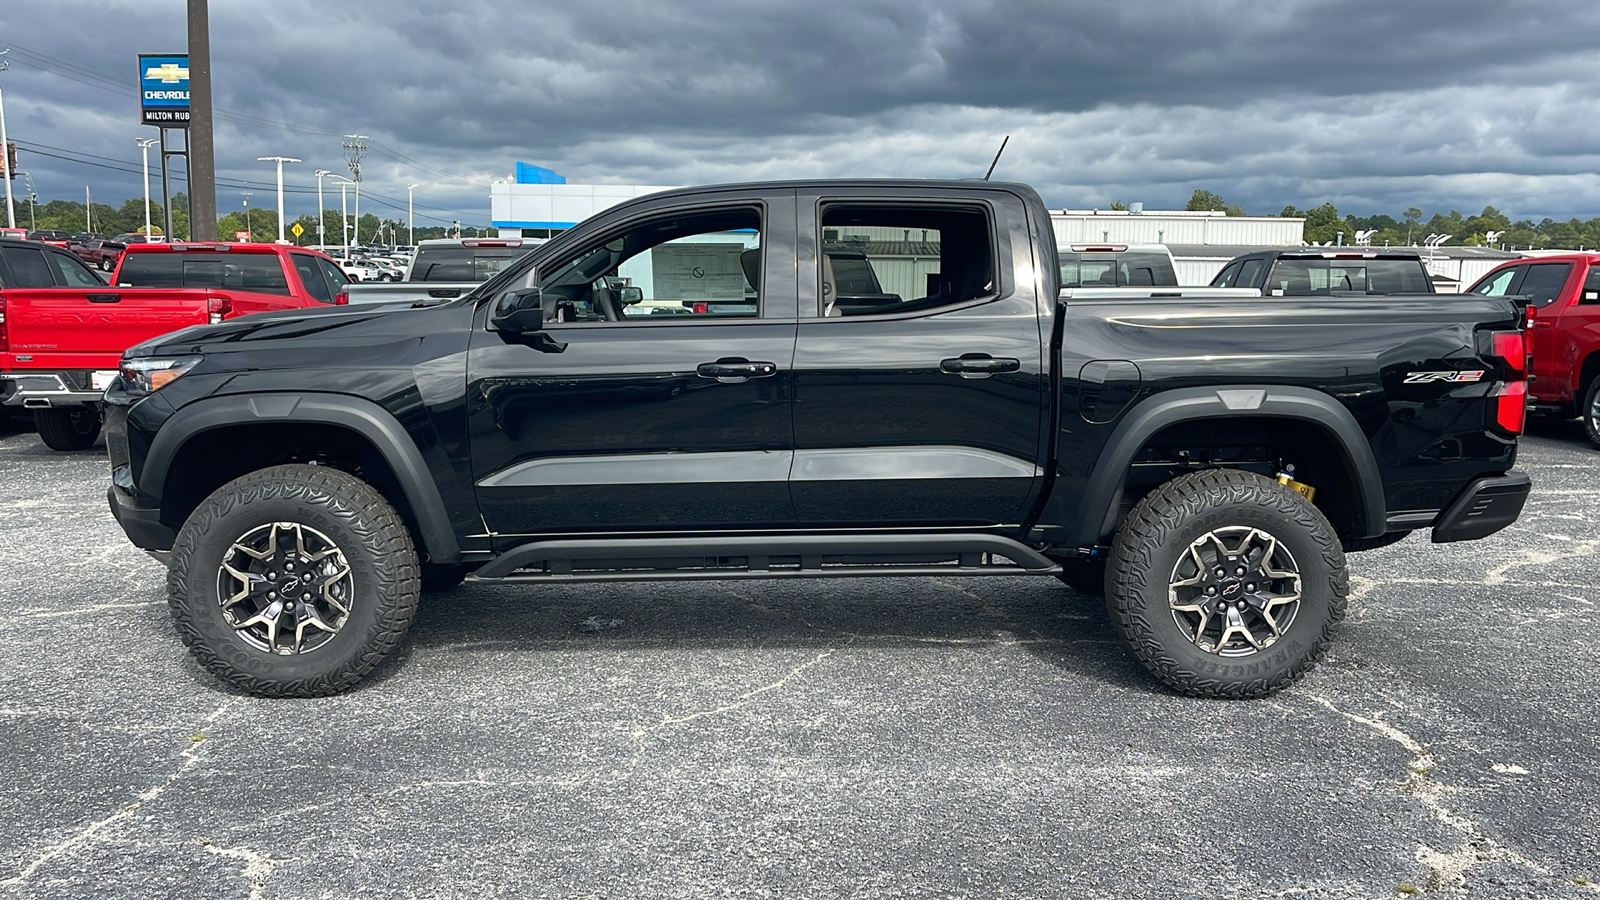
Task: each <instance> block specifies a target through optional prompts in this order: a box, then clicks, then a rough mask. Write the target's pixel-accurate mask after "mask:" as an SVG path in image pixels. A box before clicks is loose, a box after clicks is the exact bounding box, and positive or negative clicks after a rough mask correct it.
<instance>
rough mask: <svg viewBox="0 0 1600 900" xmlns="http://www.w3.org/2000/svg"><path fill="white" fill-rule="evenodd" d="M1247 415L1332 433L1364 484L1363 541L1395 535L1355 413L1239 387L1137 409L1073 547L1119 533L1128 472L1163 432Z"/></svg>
mask: <svg viewBox="0 0 1600 900" xmlns="http://www.w3.org/2000/svg"><path fill="white" fill-rule="evenodd" d="M1242 416H1249V417H1254V418H1261V417H1267V418H1282V419H1296V420H1299V421H1302V422H1307V423H1310V424H1312V425H1315V426H1317V427H1319V428H1321V429H1323V430H1324V431H1326V432H1328V434H1329V435H1330V436H1331V438H1332V439H1333V441H1334V442H1335V444H1336V445H1337V446H1338V448H1339V450H1340V453H1341V454H1342V455H1343V457H1344V460H1345V464H1346V465H1348V466H1349V467H1350V470H1351V472H1352V473H1353V474H1354V476H1355V479H1356V490H1357V493H1358V495H1359V498H1360V502H1361V513H1362V516H1361V517H1362V521H1363V522H1364V523H1365V527H1364V529H1363V533H1362V534H1360V535H1357V536H1358V537H1377V536H1378V535H1380V534H1383V533H1384V532H1385V531H1386V530H1387V525H1386V522H1385V518H1386V515H1387V509H1386V504H1385V501H1384V496H1383V475H1382V472H1381V470H1380V469H1379V468H1378V461H1377V459H1376V458H1375V457H1374V456H1373V455H1372V445H1371V444H1370V443H1369V442H1368V440H1367V436H1366V433H1365V432H1363V431H1362V430H1361V426H1360V425H1359V424H1358V423H1357V422H1356V418H1355V416H1354V415H1352V414H1351V413H1350V410H1349V409H1347V408H1345V406H1344V405H1343V404H1341V403H1339V401H1337V400H1335V399H1334V398H1332V397H1330V396H1328V395H1327V394H1324V393H1322V392H1320V391H1315V390H1312V389H1310V388H1301V387H1292V386H1286V385H1271V384H1238V385H1225V386H1219V387H1198V388H1179V389H1176V390H1170V391H1162V392H1161V393H1159V394H1156V395H1155V396H1153V397H1151V398H1149V399H1147V400H1145V401H1144V402H1142V403H1140V404H1138V405H1137V406H1135V407H1133V408H1132V409H1131V410H1129V411H1128V413H1127V414H1126V415H1125V416H1124V417H1123V419H1122V422H1121V423H1120V424H1119V425H1118V426H1117V428H1116V430H1115V431H1113V432H1112V433H1111V438H1110V439H1109V440H1108V441H1107V442H1106V445H1105V448H1104V449H1103V450H1102V451H1101V453H1100V458H1099V459H1098V460H1097V461H1096V462H1095V465H1094V469H1093V471H1092V472H1091V473H1090V476H1089V481H1088V485H1087V487H1086V488H1085V490H1084V494H1083V506H1082V511H1083V515H1082V516H1080V517H1079V518H1078V521H1077V523H1076V525H1075V529H1074V530H1073V531H1072V532H1070V533H1069V535H1068V537H1067V539H1066V541H1065V542H1066V543H1068V544H1070V545H1073V546H1079V547H1091V546H1094V545H1095V544H1098V543H1100V542H1101V539H1102V538H1103V537H1104V535H1105V533H1106V531H1107V529H1108V527H1110V528H1114V527H1115V522H1114V521H1113V517H1114V514H1115V513H1116V504H1118V503H1119V502H1120V497H1121V494H1122V488H1123V480H1124V476H1125V474H1126V473H1127V471H1128V466H1129V465H1130V464H1131V463H1132V462H1133V458H1134V456H1135V454H1137V453H1138V452H1139V448H1141V447H1143V446H1144V445H1145V443H1146V442H1147V441H1149V440H1150V438H1152V437H1154V436H1155V435H1156V433H1158V432H1160V431H1161V430H1162V429H1164V428H1167V427H1168V426H1171V425H1176V424H1178V423H1180V422H1190V421H1198V420H1201V419H1226V418H1236V417H1242ZM1108 523H1109V524H1108Z"/></svg>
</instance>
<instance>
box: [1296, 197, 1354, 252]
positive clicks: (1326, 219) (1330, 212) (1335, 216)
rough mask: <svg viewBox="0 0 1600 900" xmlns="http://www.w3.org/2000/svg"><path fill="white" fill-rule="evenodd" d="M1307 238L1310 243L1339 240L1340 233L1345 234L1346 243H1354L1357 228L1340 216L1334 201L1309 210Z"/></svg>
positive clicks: (1307, 213)
mask: <svg viewBox="0 0 1600 900" xmlns="http://www.w3.org/2000/svg"><path fill="white" fill-rule="evenodd" d="M1305 220H1306V225H1305V239H1306V241H1307V242H1309V243H1313V244H1323V243H1327V242H1328V241H1335V242H1337V241H1338V240H1339V235H1341V234H1342V235H1344V243H1346V244H1349V243H1352V239H1353V238H1354V237H1355V229H1354V228H1352V227H1350V223H1349V222H1346V221H1345V220H1344V219H1341V218H1339V210H1338V209H1337V208H1335V207H1334V205H1333V204H1332V203H1324V204H1322V205H1321V206H1319V207H1317V208H1315V209H1311V210H1307V211H1306V214H1305Z"/></svg>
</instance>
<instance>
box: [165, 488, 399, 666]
mask: <svg viewBox="0 0 1600 900" xmlns="http://www.w3.org/2000/svg"><path fill="white" fill-rule="evenodd" d="M272 523H292V524H295V525H299V526H303V527H304V528H306V529H315V531H316V532H319V533H320V534H322V535H326V536H327V538H329V539H330V541H331V543H332V544H334V545H335V546H336V547H337V548H338V549H339V551H340V552H341V553H342V554H343V557H344V559H345V561H346V562H347V563H348V565H349V568H350V575H351V577H352V579H353V581H352V590H351V593H350V595H349V600H350V607H349V613H348V617H347V618H346V619H345V620H344V622H343V625H342V627H340V628H339V629H338V631H337V632H336V633H335V634H334V635H333V637H332V638H330V639H327V643H326V644H324V645H322V646H320V647H317V648H315V649H314V650H312V651H310V652H307V653H296V654H294V655H278V654H274V653H271V652H268V651H267V650H265V649H262V648H259V647H256V646H253V645H251V644H250V643H248V642H247V641H246V640H245V639H244V638H243V637H241V633H240V631H238V630H236V629H235V628H234V627H233V626H231V625H230V624H229V623H228V621H227V619H226V618H225V616H224V613H223V610H222V605H221V604H222V596H221V593H222V592H221V590H220V589H219V585H218V581H219V567H220V566H221V564H222V561H223V560H224V558H225V556H226V555H227V554H228V553H230V552H231V548H232V547H233V546H234V542H235V541H236V540H238V539H240V536H241V535H245V534H248V533H250V532H251V531H252V529H258V528H260V527H262V526H264V525H270V524H272ZM419 580H420V579H419V566H418V563H417V553H416V549H415V548H414V546H413V545H412V541H411V535H410V533H409V532H408V531H407V530H406V527H405V524H404V522H403V521H402V520H401V518H400V515H399V514H398V513H397V512H395V509H394V507H393V506H391V505H390V504H389V502H388V501H387V500H385V499H384V497H383V495H382V494H379V493H378V492H377V491H376V490H374V489H373V488H372V487H371V486H370V485H368V484H367V483H366V482H364V481H361V480H360V479H358V478H356V477H355V476H353V475H350V474H348V473H345V472H342V471H339V470H338V469H333V468H329V467H327V466H308V465H282V466H273V467H271V468H267V469H261V470H259V471H256V472H252V473H250V474H248V475H245V476H242V477H240V478H236V479H234V480H233V481H230V482H228V483H227V484H225V485H223V486H222V487H220V488H218V489H217V490H216V492H214V493H213V494H212V495H211V496H209V497H207V498H206V499H205V501H204V502H202V503H201V504H200V506H199V507H197V508H196V509H195V511H194V513H193V514H191V515H190V516H189V520H188V521H187V522H185V523H184V524H183V528H182V529H181V530H180V531H179V532H178V539H177V542H176V543H175V544H174V545H173V548H172V559H171V564H170V566H169V568H168V571H167V591H168V606H169V607H170V610H171V612H172V619H173V622H174V623H175V624H176V626H177V629H178V634H179V636H180V637H181V638H182V639H183V642H184V644H186V645H187V646H188V647H189V650H190V651H191V652H192V653H193V654H194V655H195V658H196V659H198V660H199V661H200V663H201V665H203V666H205V668H206V669H208V670H210V671H211V672H212V673H213V674H214V675H216V676H217V677H218V678H221V679H222V680H223V681H226V682H228V683H229V684H231V685H233V686H234V687H236V688H238V689H240V690H243V691H246V692H248V693H251V694H257V695H260V696H263V697H321V696H326V695H328V694H335V693H338V692H340V691H343V690H345V689H346V688H349V687H350V686H351V685H354V684H355V683H356V682H358V681H360V680H361V679H362V678H363V677H364V676H366V675H367V674H368V673H369V672H371V671H372V670H373V669H374V668H376V667H377V666H378V664H379V663H381V662H382V661H383V659H384V657H386V656H387V655H388V654H389V653H390V651H392V650H394V648H395V647H396V646H398V645H399V643H400V641H401V639H402V638H403V637H404V636H405V633H406V629H407V628H409V627H410V626H411V620H412V619H413V617H415V615H416V611H417V598H418V594H419V587H420V585H419Z"/></svg>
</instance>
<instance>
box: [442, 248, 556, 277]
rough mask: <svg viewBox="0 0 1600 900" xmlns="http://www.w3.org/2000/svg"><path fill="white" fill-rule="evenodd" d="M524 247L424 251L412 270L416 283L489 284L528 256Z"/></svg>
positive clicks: (527, 251) (529, 249) (531, 249)
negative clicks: (493, 278)
mask: <svg viewBox="0 0 1600 900" xmlns="http://www.w3.org/2000/svg"><path fill="white" fill-rule="evenodd" d="M535 246H537V245H534V244H528V245H524V246H522V247H423V248H422V249H421V250H419V251H417V259H416V262H415V263H413V264H412V267H411V280H412V281H455V282H465V281H488V280H489V279H490V278H492V277H493V276H495V275H498V274H500V271H501V270H502V269H504V268H506V267H507V266H509V265H511V264H512V263H513V262H516V261H517V260H518V259H520V258H521V257H522V256H523V255H524V254H527V253H530V252H532V251H533V248H534V247H535Z"/></svg>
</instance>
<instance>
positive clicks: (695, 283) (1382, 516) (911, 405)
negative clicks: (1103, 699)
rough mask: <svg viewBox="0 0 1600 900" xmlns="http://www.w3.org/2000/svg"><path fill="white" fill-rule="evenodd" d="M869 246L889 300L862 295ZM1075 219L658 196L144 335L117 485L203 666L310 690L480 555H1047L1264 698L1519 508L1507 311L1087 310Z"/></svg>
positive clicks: (498, 578)
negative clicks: (1415, 567) (1398, 569)
mask: <svg viewBox="0 0 1600 900" xmlns="http://www.w3.org/2000/svg"><path fill="white" fill-rule="evenodd" d="M840 229H843V230H845V231H848V232H850V233H859V234H863V235H865V236H866V237H867V240H865V241H864V242H863V243H861V244H860V245H859V248H860V249H861V251H862V252H863V253H864V254H866V256H867V258H868V259H869V261H870V265H871V266H872V268H873V270H874V272H875V277H876V279H877V281H878V282H879V285H878V287H879V291H878V293H877V294H876V295H875V301H874V302H873V303H871V304H849V303H844V302H836V300H837V298H838V297H839V296H840V294H841V291H840V290H839V287H838V285H836V284H835V280H836V277H837V276H836V274H835V272H834V266H833V264H832V262H831V261H830V258H829V256H828V254H827V252H826V250H825V245H824V238H823V235H824V232H825V231H834V232H837V231H838V230H840ZM1054 243H1055V242H1054V239H1053V234H1052V232H1051V226H1050V217H1049V213H1048V212H1047V211H1046V209H1045V207H1044V205H1043V204H1042V202H1041V201H1040V199H1039V197H1038V195H1037V194H1035V193H1034V192H1033V191H1032V190H1031V189H1030V188H1027V187H1025V186H1021V185H1013V184H997V183H982V182H889V181H829V182H786V183H768V184H750V185H732V186H724V187H707V188H699V189H690V190H679V191H671V192H665V193H660V194H655V195H652V196H650V197H646V198H641V199H639V200H635V201H632V202H629V203H625V204H623V205H620V206H617V207H614V208H612V209H610V210H608V211H606V212H604V213H601V214H599V215H597V216H595V217H594V218H592V219H590V220H588V221H586V222H583V223H581V224H579V225H578V226H577V227H575V228H573V229H571V230H570V231H568V232H566V233H564V234H562V235H561V236H559V237H557V238H556V239H554V240H552V241H551V242H550V243H548V244H546V245H544V246H541V247H539V248H538V249H537V250H535V251H533V252H532V253H530V254H528V255H527V256H526V257H524V258H523V259H521V260H520V261H519V262H518V263H516V264H515V265H514V266H512V267H509V268H508V269H507V270H506V271H505V272H503V273H501V274H500V275H498V276H496V277H495V278H493V279H491V280H490V281H488V282H486V283H485V284H484V285H483V286H482V287H481V288H479V289H478V290H476V291H475V292H473V293H472V294H470V295H468V296H466V297H463V298H461V299H459V300H456V301H452V302H449V303H446V304H443V305H438V306H432V307H424V308H394V307H389V308H366V309H362V308H339V309H327V310H316V311H310V312H304V313H299V312H297V313H293V314H282V313H268V314H262V315H255V316H249V317H246V318H243V319H239V320H236V321H230V322H224V323H222V324H220V325H212V326H199V327H194V328H190V329H186V330H184V331H180V332H176V333H173V334H170V335H167V336H164V337H162V338H158V339H155V340H152V341H148V342H146V343H144V344H142V345H140V346H138V347H135V348H134V349H132V350H130V351H128V353H127V355H126V357H125V358H124V359H123V361H122V365H121V372H120V375H119V376H118V378H117V379H116V380H115V381H114V382H113V383H112V386H111V387H110V389H109V390H108V392H107V395H106V400H107V403H108V404H109V414H108V416H107V424H106V432H107V443H108V446H109V452H110V457H111V487H110V489H109V499H110V503H111V508H112V511H113V513H114V514H115V515H116V517H117V519H118V521H119V522H120V523H121V525H122V527H123V529H124V530H125V531H126V532H127V534H128V536H129V537H130V538H131V539H132V541H133V543H134V544H136V545H137V546H139V547H142V548H145V549H147V550H150V551H152V552H155V553H156V554H157V555H158V557H160V558H166V559H167V560H168V562H169V576H168V586H169V590H170V604H171V610H172V613H173V616H174V618H175V620H176V622H177V625H178V630H179V633H180V634H181V636H182V637H183V640H184V641H185V642H186V643H187V644H188V645H189V647H190V648H191V650H192V651H193V652H194V653H195V654H196V655H197V657H198V658H199V659H200V660H201V661H202V662H203V663H204V665H205V666H207V667H208V668H209V669H211V670H212V671H213V672H214V673H216V674H217V675H218V676H220V677H222V678H224V679H226V680H227V681H229V682H231V683H233V684H235V685H237V686H239V687H241V688H243V689H245V690H248V691H251V692H255V693H258V694H264V695H279V696H283V695H293V696H309V695H321V694H328V693H332V692H335V691H339V690H342V689H344V688H346V687H349V686H350V685H352V684H354V683H355V682H356V681H357V680H359V679H360V678H361V677H362V676H363V675H365V674H366V673H367V672H369V671H370V670H371V669H372V668H373V667H374V666H376V665H377V664H378V663H379V662H380V661H381V660H382V659H383V658H384V656H385V655H386V654H387V653H388V652H389V651H390V650H392V649H393V648H394V647H395V646H396V644H398V642H399V641H400V640H401V638H402V636H403V634H404V632H405V630H406V628H407V627H408V626H409V624H410V622H411V619H412V617H413V614H414V612H415V610H416V608H417V604H418V602H419V595H420V594H421V593H422V592H424V591H427V590H430V589H443V588H448V587H452V586H454V585H455V584H457V583H459V582H460V581H461V580H462V579H463V578H466V579H469V580H470V581H473V582H478V583H506V582H525V583H541V584H561V583H570V582H583V581H648V580H665V579H764V578H789V577H808V576H811V577H815V576H824V577H826V576H835V577H839V576H888V575H933V576H963V575H966V576H981V575H1044V576H1055V577H1060V578H1062V579H1063V580H1064V581H1066V582H1067V583H1068V584H1071V585H1075V586H1077V587H1078V588H1079V589H1081V590H1083V591H1085V592H1088V593H1093V594H1099V593H1104V595H1105V597H1106V602H1107V605H1108V608H1109V610H1110V614H1111V617H1112V619H1113V621H1114V622H1115V625H1116V627H1117V628H1118V629H1119V630H1120V632H1121V633H1122V635H1123V636H1124V637H1125V638H1126V640H1127V643H1128V645H1129V647H1130V648H1131V649H1132V651H1133V653H1135V654H1136V655H1137V656H1138V657H1139V659H1140V660H1141V661H1142V662H1143V663H1144V664H1145V665H1146V666H1147V667H1149V669H1150V670H1151V671H1152V672H1153V673H1154V674H1155V675H1156V676H1157V677H1158V678H1160V679H1161V680H1162V681H1164V682H1165V683H1167V684H1168V685H1170V686H1172V687H1173V688H1175V689H1177V690H1180V691H1183V692H1186V693H1190V694H1195V695H1201V696H1208V697H1258V696H1263V695H1266V694H1269V693H1271V692H1273V691H1275V690H1277V689H1278V688H1281V687H1282V686H1284V685H1286V684H1288V683H1289V682H1291V681H1293V680H1294V679H1296V678H1297V677H1299V676H1300V675H1301V674H1302V673H1304V672H1305V671H1306V670H1307V668H1308V667H1309V666H1311V665H1312V663H1313V662H1314V661H1315V660H1316V659H1317V658H1318V656H1319V655H1320V654H1321V653H1322V652H1323V649H1324V646H1325V644H1326V643H1327V641H1328V640H1329V638H1330V635H1331V634H1332V632H1333V630H1334V627H1335V625H1336V624H1337V623H1338V622H1339V620H1340V618H1341V617H1342V616H1343V614H1344V610H1345V604H1346V594H1347V576H1346V569H1345V565H1346V563H1345V553H1346V551H1350V550H1359V549H1365V548H1370V547H1373V546H1378V545H1381V544H1383V543H1387V542H1391V541H1393V540H1396V539H1398V538H1399V537H1402V536H1404V535H1405V534H1406V533H1408V532H1410V531H1412V530H1414V529H1418V528H1424V527H1431V528H1432V537H1433V540H1435V541H1440V542H1443V541H1457V540H1470V539H1475V538H1481V537H1484V536H1485V535H1488V534H1491V533H1493V532H1494V531H1496V530H1498V529H1500V528H1503V527H1504V526H1506V525H1507V524H1508V523H1510V522H1512V521H1513V520H1515V518H1516V517H1517V515H1518V514H1519V513H1520V512H1521V509H1522V504H1523V502H1524V500H1525V499H1526V496H1527V493H1528V489H1529V480H1528V478H1527V476H1526V475H1524V474H1523V473H1521V472H1518V471H1514V470H1513V469H1512V466H1513V463H1514V461H1515V457H1516V450H1517V435H1518V433H1519V432H1520V430H1521V428H1522V409H1523V407H1522V400H1523V391H1522V389H1523V387H1524V371H1523V364H1524V359H1525V354H1524V350H1523V347H1524V344H1523V332H1522V330H1521V325H1522V322H1521V316H1522V309H1521V308H1520V307H1518V306H1516V305H1515V304H1513V303H1512V302H1510V301H1508V300H1504V299H1498V298H1489V297H1472V298H1465V297H1463V298H1453V302H1450V303H1441V302H1424V301H1423V300H1420V299H1415V300H1413V299H1401V300H1397V301H1395V302H1393V303H1387V304H1385V305H1383V306H1370V305H1363V306H1362V308H1361V309H1359V310H1352V309H1351V308H1350V307H1349V305H1348V304H1347V303H1346V302H1342V301H1316V300H1311V301H1307V300H1305V299H1303V298H1296V299H1293V300H1284V299H1273V298H1270V297H1264V298H1259V299H1226V300H1220V301H1209V302H1208V301H1205V300H1193V299H1183V300H1177V301H1173V300H1163V299H1160V298H1144V299H1139V300H1113V301H1105V300H1100V301H1083V302H1079V301H1072V300H1067V301H1063V300H1060V299H1059V297H1058V287H1059V285H1058V279H1059V266H1058V261H1057V257H1056V248H1055V246H1054ZM752 249H756V250H759V251H760V252H759V260H758V261H757V262H758V264H757V265H754V266H752V267H751V269H752V271H753V272H754V275H755V277H754V279H753V281H754V283H753V284H751V283H750V281H751V280H752V279H750V278H748V277H747V275H746V273H745V271H744V268H745V265H744V262H742V260H748V259H749V257H747V256H746V253H747V251H749V250H752ZM618 285H626V286H627V288H628V294H627V295H626V298H625V299H624V297H623V295H622V291H621V290H620V289H619V288H618V287H617V286H618ZM747 287H748V288H753V289H754V291H755V293H756V298H755V300H756V302H755V303H753V304H747V305H748V306H749V308H748V309H747V310H744V311H743V313H742V314H740V315H729V314H725V313H724V314H717V315H710V314H706V315H696V314H694V313H689V314H679V315H671V316H637V315H633V316H630V315H628V314H626V313H625V312H624V305H625V304H638V303H643V302H649V303H655V304H673V305H678V306H681V305H682V304H683V303H684V302H685V301H686V300H687V301H691V306H693V305H694V304H696V303H699V302H700V301H705V302H706V303H707V304H708V305H709V304H711V303H716V302H721V301H733V302H743V301H744V298H745V296H746V291H747ZM891 298H892V301H891Z"/></svg>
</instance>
